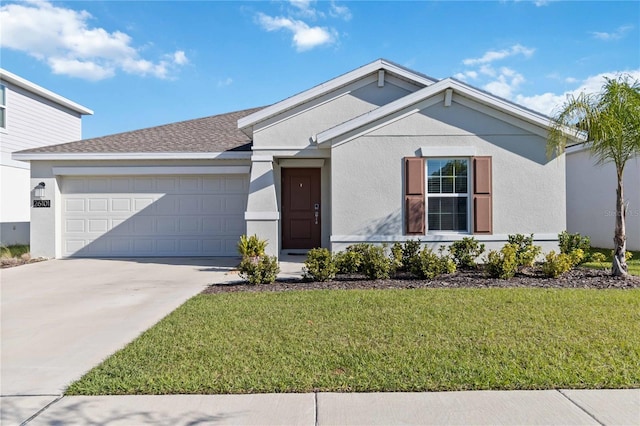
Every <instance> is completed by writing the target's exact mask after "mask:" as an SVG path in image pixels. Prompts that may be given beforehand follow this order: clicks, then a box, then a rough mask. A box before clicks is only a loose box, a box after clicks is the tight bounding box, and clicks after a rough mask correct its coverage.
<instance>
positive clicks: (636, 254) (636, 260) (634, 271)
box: [582, 248, 640, 276]
mask: <svg viewBox="0 0 640 426" xmlns="http://www.w3.org/2000/svg"><path fill="white" fill-rule="evenodd" d="M629 251H631V250H629ZM595 252H600V253H602V254H604V255H605V256H607V260H606V261H605V262H586V263H583V264H582V266H585V267H587V268H595V269H604V270H607V269H608V270H611V261H612V255H611V249H601V248H592V249H591V253H595ZM631 253H632V254H633V257H632V258H631V260H629V261H628V262H627V265H628V266H629V273H630V274H631V275H637V276H640V251H631Z"/></svg>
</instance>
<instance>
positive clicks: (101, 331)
mask: <svg viewBox="0 0 640 426" xmlns="http://www.w3.org/2000/svg"><path fill="white" fill-rule="evenodd" d="M237 262H238V260H237V259H231V258H229V259H220V258H217V259H211V258H202V259H181V258H171V259H119V260H108V259H65V260H49V261H46V262H40V263H33V264H28V265H23V266H19V267H16V268H9V269H3V270H2V271H1V272H0V281H1V284H0V290H1V293H0V299H1V319H2V323H1V327H2V328H1V331H2V354H1V361H2V364H1V377H0V378H1V392H2V396H3V397H6V396H18V395H20V396H27V395H59V394H61V393H62V392H64V390H65V389H66V388H67V387H68V386H69V384H70V383H71V382H73V381H74V380H76V379H78V378H80V377H81V376H82V375H83V374H84V373H85V372H87V371H88V370H90V369H91V368H92V367H94V366H96V365H97V364H99V363H100V362H101V361H102V360H104V359H105V358H106V357H108V356H109V355H111V354H112V353H114V352H115V351H117V350H118V349H120V348H122V347H124V346H125V345H126V344H127V343H128V342H130V341H131V340H133V339H134V338H136V337H137V336H138V335H140V333H142V332H143V331H145V330H146V329H148V328H149V327H151V326H152V325H153V324H155V323H156V322H158V321H159V320H160V319H162V318H163V317H164V316H166V315H167V314H169V313H170V312H171V311H173V310H174V309H176V308H177V307H178V306H180V305H181V304H182V303H183V302H185V301H186V300H187V299H189V298H190V297H191V296H193V295H195V294H197V293H198V292H200V291H201V290H203V289H204V288H205V287H206V286H207V285H208V284H211V283H214V282H220V281H222V280H224V279H225V273H226V272H228V271H229V270H230V269H231V267H232V266H233V265H235V264H237Z"/></svg>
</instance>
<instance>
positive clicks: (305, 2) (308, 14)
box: [289, 0, 322, 19]
mask: <svg viewBox="0 0 640 426" xmlns="http://www.w3.org/2000/svg"><path fill="white" fill-rule="evenodd" d="M289 3H290V4H291V6H293V7H294V9H295V11H296V14H298V15H299V16H302V17H304V18H311V19H315V18H316V17H317V16H318V15H321V16H322V13H319V12H318V11H317V10H316V9H314V8H313V7H312V4H313V3H315V1H312V0H289Z"/></svg>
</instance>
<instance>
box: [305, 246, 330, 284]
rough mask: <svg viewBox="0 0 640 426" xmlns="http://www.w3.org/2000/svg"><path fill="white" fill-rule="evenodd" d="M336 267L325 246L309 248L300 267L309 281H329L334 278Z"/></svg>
mask: <svg viewBox="0 0 640 426" xmlns="http://www.w3.org/2000/svg"><path fill="white" fill-rule="evenodd" d="M337 272H338V268H337V267H336V264H335V262H334V261H333V256H332V255H331V252H330V251H329V250H327V249H326V248H315V249H311V250H309V253H307V259H306V260H305V261H304V268H302V273H303V277H304V278H305V279H307V280H311V281H329V280H332V279H334V278H335V276H336V273H337Z"/></svg>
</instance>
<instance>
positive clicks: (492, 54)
mask: <svg viewBox="0 0 640 426" xmlns="http://www.w3.org/2000/svg"><path fill="white" fill-rule="evenodd" d="M535 51H536V50H535V49H532V48H528V47H525V46H522V45H521V44H514V45H513V46H511V47H510V48H508V49H503V50H489V51H487V52H486V53H485V54H484V55H482V56H481V57H479V58H468V59H465V60H463V61H462V63H463V64H465V65H467V66H473V65H481V64H489V63H491V62H495V61H498V60H501V59H504V58H508V57H509V56H514V55H523V56H524V57H526V58H529V57H531V55H533V53H534V52H535Z"/></svg>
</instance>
